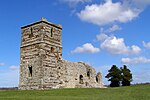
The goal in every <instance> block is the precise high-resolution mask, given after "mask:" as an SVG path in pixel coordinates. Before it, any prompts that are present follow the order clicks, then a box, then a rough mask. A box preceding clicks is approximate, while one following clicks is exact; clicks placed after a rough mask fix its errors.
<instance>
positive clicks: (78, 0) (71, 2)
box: [59, 0, 91, 7]
mask: <svg viewBox="0 0 150 100" xmlns="http://www.w3.org/2000/svg"><path fill="white" fill-rule="evenodd" d="M59 1H61V2H65V3H68V4H69V6H71V7H73V6H75V5H77V4H78V3H85V2H91V0H59Z"/></svg>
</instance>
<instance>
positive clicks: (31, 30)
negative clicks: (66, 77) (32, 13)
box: [19, 18, 62, 89]
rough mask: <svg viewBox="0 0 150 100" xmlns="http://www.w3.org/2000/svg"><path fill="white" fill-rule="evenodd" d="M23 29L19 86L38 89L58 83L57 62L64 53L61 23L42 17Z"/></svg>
mask: <svg viewBox="0 0 150 100" xmlns="http://www.w3.org/2000/svg"><path fill="white" fill-rule="evenodd" d="M21 29H22V40H21V41H22V42H21V48H20V53H21V55H20V86H19V88H20V89H24V88H25V89H32V88H33V89H36V88H43V87H44V84H47V83H48V84H51V83H54V82H55V83H57V81H58V80H57V75H55V74H56V73H57V72H56V71H57V69H56V63H57V61H58V60H59V59H61V55H62V45H61V31H62V27H61V25H56V24H52V23H49V22H47V20H46V19H44V18H42V19H41V20H40V21H38V22H35V23H33V24H30V25H27V26H24V27H22V28H21ZM51 86H52V85H51Z"/></svg>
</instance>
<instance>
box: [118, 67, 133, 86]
mask: <svg viewBox="0 0 150 100" xmlns="http://www.w3.org/2000/svg"><path fill="white" fill-rule="evenodd" d="M120 69H121V73H122V80H121V81H122V82H121V83H122V86H130V85H131V81H132V73H131V71H130V70H129V69H128V68H127V66H126V65H124V66H123V68H122V67H121V68H120Z"/></svg>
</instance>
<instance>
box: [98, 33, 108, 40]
mask: <svg viewBox="0 0 150 100" xmlns="http://www.w3.org/2000/svg"><path fill="white" fill-rule="evenodd" d="M96 38H97V40H98V41H104V40H106V39H107V38H108V36H107V35H106V34H104V33H102V34H98V35H96Z"/></svg>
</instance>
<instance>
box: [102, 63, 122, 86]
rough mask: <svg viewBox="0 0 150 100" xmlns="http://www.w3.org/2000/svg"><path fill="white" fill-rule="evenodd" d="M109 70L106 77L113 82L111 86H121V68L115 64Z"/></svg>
mask: <svg viewBox="0 0 150 100" xmlns="http://www.w3.org/2000/svg"><path fill="white" fill-rule="evenodd" d="M108 72H109V73H108V74H107V75H106V76H105V77H106V78H108V81H110V82H111V83H110V87H119V86H120V81H121V71H120V69H119V68H118V67H117V66H116V65H113V66H112V67H111V69H110V70H108Z"/></svg>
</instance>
